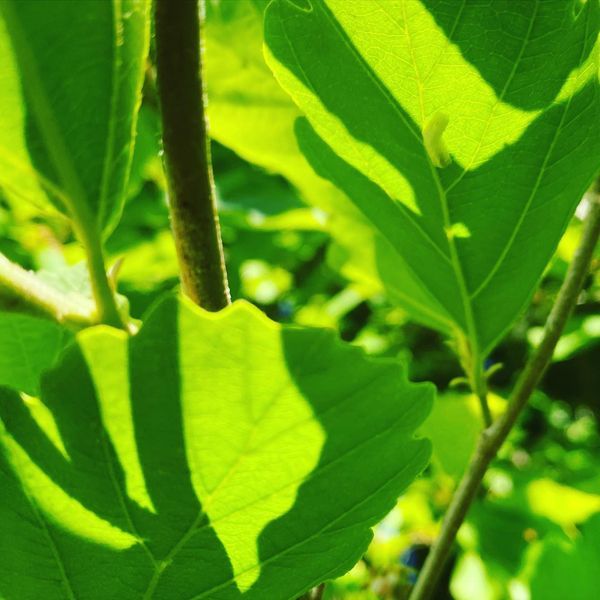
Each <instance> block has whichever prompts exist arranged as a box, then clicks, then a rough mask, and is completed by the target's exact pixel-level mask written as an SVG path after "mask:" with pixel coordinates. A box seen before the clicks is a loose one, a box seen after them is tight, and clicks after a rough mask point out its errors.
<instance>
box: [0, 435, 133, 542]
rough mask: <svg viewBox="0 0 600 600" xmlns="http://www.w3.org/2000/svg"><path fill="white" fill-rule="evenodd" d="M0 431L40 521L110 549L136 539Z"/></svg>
mask: <svg viewBox="0 0 600 600" xmlns="http://www.w3.org/2000/svg"><path fill="white" fill-rule="evenodd" d="M0 434H1V435H2V437H3V438H4V439H3V446H4V449H5V451H6V455H7V458H8V460H9V462H10V463H11V465H12V467H13V468H14V469H15V471H17V472H19V473H20V480H21V483H22V484H23V487H24V489H25V492H26V494H27V495H28V496H29V497H30V498H31V501H32V502H33V503H34V504H35V505H37V507H38V508H39V510H40V512H41V515H40V516H39V518H40V521H42V522H43V521H44V520H48V521H51V522H53V523H55V524H56V525H57V526H59V527H60V528H62V529H64V530H65V531H68V532H70V533H73V534H74V535H77V536H80V537H82V538H85V539H88V540H90V541H91V542H93V543H96V544H99V545H101V546H106V547H107V548H112V549H114V550H125V549H126V548H130V547H131V546H133V545H135V544H137V543H138V542H139V540H138V539H137V538H136V537H135V536H133V535H131V534H129V533H127V532H125V531H123V530H121V529H119V528H118V527H115V526H113V525H111V524H110V523H109V522H108V521H106V520H104V519H102V518H100V517H98V515H96V514H94V513H93V512H92V511H90V510H88V509H87V508H86V507H85V506H83V505H82V504H81V503H80V502H78V501H77V500H76V499H75V498H72V497H71V496H69V494H67V493H66V492H65V491H64V490H63V489H62V488H61V487H60V486H59V485H57V484H56V483H55V482H54V481H53V480H52V479H51V478H50V477H48V475H47V474H46V473H44V471H43V470H42V469H40V468H39V467H38V466H37V465H36V464H35V463H34V462H33V461H32V460H31V459H30V458H29V456H28V455H27V452H26V451H25V450H24V449H23V448H21V446H19V444H17V443H16V442H15V440H14V439H13V438H12V436H10V435H8V434H7V433H6V430H5V429H4V427H2V429H0Z"/></svg>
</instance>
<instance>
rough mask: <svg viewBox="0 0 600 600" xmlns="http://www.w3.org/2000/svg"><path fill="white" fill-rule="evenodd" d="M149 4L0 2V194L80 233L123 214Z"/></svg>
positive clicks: (136, 0) (121, 0)
mask: <svg viewBox="0 0 600 600" xmlns="http://www.w3.org/2000/svg"><path fill="white" fill-rule="evenodd" d="M148 9H149V2H148V0H106V1H103V2H98V1H96V0H79V1H78V2H73V1H71V0H53V1H52V2H43V1H39V0H18V1H17V0H1V1H0V190H1V191H2V192H3V193H4V194H6V195H7V196H8V197H10V198H15V199H18V200H22V199H26V200H29V201H32V202H35V203H36V204H38V205H42V204H43V203H44V201H45V199H46V198H49V199H50V200H51V201H52V202H54V203H55V205H56V206H57V207H58V208H59V210H61V211H62V212H63V213H66V214H67V215H68V216H70V217H71V218H73V219H75V221H76V223H77V225H78V227H79V228H80V229H86V228H91V227H96V228H98V229H99V230H100V229H104V230H108V229H111V228H112V227H113V226H114V225H115V224H116V221H117V220H118V217H119V215H120V212H121V208H122V202H123V193H124V190H125V186H126V182H127V175H128V170H129V163H130V162H131V155H132V150H133V136H134V131H135V123H136V114H137V109H138V105H139V102H140V91H141V85H142V79H143V72H144V61H145V57H146V51H147V45H148Z"/></svg>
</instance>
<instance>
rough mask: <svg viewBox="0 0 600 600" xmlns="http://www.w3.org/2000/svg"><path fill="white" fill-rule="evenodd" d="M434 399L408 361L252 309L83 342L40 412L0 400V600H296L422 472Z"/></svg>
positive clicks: (166, 310) (87, 337)
mask: <svg viewBox="0 0 600 600" xmlns="http://www.w3.org/2000/svg"><path fill="white" fill-rule="evenodd" d="M66 399H74V400H75V401H68V402H65V400H66ZM431 400H432V388H431V387H430V386H428V385H415V384H411V383H409V382H408V381H407V379H406V375H405V374H404V372H403V369H402V367H401V366H400V364H399V363H398V362H397V361H395V360H383V359H382V360H373V359H370V358H368V357H366V356H365V355H364V354H363V353H362V351H360V350H359V349H357V348H354V347H352V346H348V345H344V344H342V343H341V342H340V341H338V340H337V338H336V337H335V336H334V334H333V333H332V332H330V331H326V330H310V329H308V330H307V329H298V328H285V327H281V326H279V325H277V324H274V323H272V322H271V321H269V320H268V319H267V318H266V317H264V316H263V315H262V313H260V312H259V311H258V310H257V309H255V308H253V307H251V306H250V305H248V304H246V303H243V302H239V303H236V304H234V305H233V306H232V307H230V308H228V309H226V310H225V311H223V312H221V313H219V314H214V313H207V312H204V311H202V310H201V309H199V308H197V307H196V306H194V305H192V304H191V303H190V302H189V301H185V300H180V301H176V300H175V299H172V298H169V299H167V300H166V301H164V302H163V303H161V304H160V305H159V306H158V307H157V308H156V309H155V310H154V311H153V312H152V313H151V314H150V316H149V317H148V318H147V320H146V322H145V324H144V326H143V327H142V329H141V331H140V333H139V334H138V335H136V336H135V337H133V338H128V337H127V335H126V334H124V333H123V332H120V331H117V330H113V329H109V328H107V327H98V328H94V329H88V330H85V331H83V332H82V333H80V334H79V335H78V338H77V344H76V345H73V346H71V348H70V350H69V351H68V352H67V353H66V355H65V357H64V360H63V361H62V363H61V364H60V366H59V367H58V368H57V369H56V370H55V371H53V372H51V373H50V374H48V375H47V376H46V377H45V379H44V381H43V383H42V394H41V401H36V400H31V399H28V401H27V402H23V401H22V400H21V399H20V398H19V397H18V396H17V395H14V394H11V393H7V392H4V393H3V394H2V396H1V397H0V410H1V415H2V419H3V422H4V430H3V433H2V435H1V437H0V440H1V444H0V448H2V450H1V452H0V484H1V486H2V490H3V493H2V497H1V499H0V554H1V555H2V569H0V592H1V594H2V597H3V598H6V599H7V600H12V599H13V598H14V599H18V600H26V599H28V598H47V599H49V600H53V599H58V598H73V597H76V598H81V599H94V598H98V599H104V598H119V599H123V600H126V599H128V598H131V599H135V600H137V599H139V598H160V599H161V600H168V599H173V600H180V599H181V598H196V599H200V598H207V599H208V598H210V599H211V600H212V599H217V598H219V599H220V600H227V599H235V598H242V597H243V598H248V599H257V600H259V599H260V600H264V599H265V598H277V599H278V600H279V599H282V600H284V599H289V600H292V599H295V598H297V596H298V595H300V594H301V593H303V592H304V591H305V590H307V589H308V588H309V587H310V586H312V585H314V584H316V583H318V582H320V581H322V580H324V579H328V578H331V577H335V576H337V575H340V574H342V573H343V572H345V571H347V570H348V569H350V567H351V566H352V565H353V564H354V563H355V561H356V560H357V559H358V558H359V556H360V554H361V552H363V551H364V550H365V548H366V546H367V544H368V542H369V540H370V538H371V531H370V527H371V526H372V525H374V524H375V523H376V522H377V521H378V520H379V519H381V518H382V517H383V516H384V515H385V514H386V513H387V512H388V511H389V510H390V509H391V508H392V506H393V505H394V502H395V500H396V498H397V497H398V495H399V494H400V493H401V492H402V490H403V489H404V488H405V487H406V486H407V485H408V484H409V483H410V482H411V481H412V479H413V478H414V477H415V476H416V475H417V474H418V473H419V472H420V471H421V470H422V469H423V468H424V466H425V464H426V462H427V459H428V456H429V444H428V443H427V442H426V441H424V440H416V439H414V437H413V432H414V431H415V429H416V428H417V427H418V425H419V424H420V423H421V422H422V420H423V419H424V417H425V416H426V414H427V412H428V410H429V408H430V405H431ZM374 401H377V403H378V409H377V410H376V411H374V410H373V402H374ZM374 465H377V468H374ZM33 548H35V552H33V551H32V549H33ZM24 557H27V559H26V560H24ZM92 573H93V577H91V576H90V575H91V574H92Z"/></svg>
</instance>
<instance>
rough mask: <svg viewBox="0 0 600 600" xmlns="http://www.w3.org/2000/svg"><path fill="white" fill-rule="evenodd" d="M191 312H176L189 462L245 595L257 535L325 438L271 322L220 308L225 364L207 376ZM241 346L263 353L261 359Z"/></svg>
mask: <svg viewBox="0 0 600 600" xmlns="http://www.w3.org/2000/svg"><path fill="white" fill-rule="evenodd" d="M198 313H199V311H196V310H189V311H181V312H180V313H179V331H180V332H181V335H180V338H179V348H180V350H179V356H180V359H179V360H180V365H181V373H182V378H181V391H182V395H183V398H184V399H186V401H189V402H190V405H189V406H187V402H186V403H184V406H183V412H184V415H186V416H187V418H185V419H184V422H185V428H186V439H187V457H188V461H189V463H190V466H191V471H192V483H193V485H194V489H195V490H196V493H197V494H198V498H199V499H200V501H201V503H202V507H203V510H204V512H205V513H206V514H207V515H208V516H209V518H210V522H211V524H212V526H213V528H214V529H215V531H216V532H217V535H218V536H219V539H220V540H221V542H222V544H223V545H224V547H225V550H226V552H227V555H228V556H229V560H230V561H231V565H232V567H233V571H234V573H235V574H236V583H237V585H238V587H239V589H240V590H241V591H246V590H248V589H249V588H250V587H251V586H252V584H253V583H255V581H256V580H257V579H258V577H259V575H260V571H261V567H260V557H259V535H260V533H261V532H262V531H263V530H264V529H265V527H266V526H267V525H268V524H269V523H270V522H272V521H274V520H276V519H277V518H279V517H281V516H283V515H284V514H285V513H286V512H287V511H288V510H290V508H291V507H292V506H293V504H294V501H295V499H296V494H297V492H298V488H299V486H300V485H301V483H302V481H304V480H305V479H306V477H308V476H309V475H310V473H311V472H312V471H313V470H314V469H315V467H316V466H317V464H318V462H319V457H320V455H321V450H322V448H323V444H324V443H325V439H326V433H325V431H324V430H323V428H322V426H320V424H319V422H318V421H317V420H316V419H315V416H314V414H313V410H312V408H311V406H310V404H308V403H307V402H306V399H305V398H303V397H302V393H301V391H300V390H299V389H298V388H297V386H296V384H295V383H294V380H293V379H292V378H291V377H290V373H289V372H288V368H287V367H286V361H285V349H284V347H283V340H282V339H281V337H279V330H280V327H279V326H278V325H276V324H274V323H273V322H272V321H269V320H268V319H266V318H265V316H264V315H263V314H262V313H260V312H259V311H258V309H255V308H253V307H252V306H250V305H248V304H242V303H240V304H236V305H234V306H233V307H232V308H230V309H227V311H226V314H227V317H228V321H229V327H230V329H229V335H228V337H227V339H226V340H223V343H222V346H221V350H220V351H221V352H222V353H223V354H224V357H225V358H224V361H223V364H222V366H221V368H220V369H219V370H218V371H216V372H213V373H212V374H211V376H210V378H207V377H206V375H205V369H204V368H203V365H206V363H207V362H210V361H211V357H210V353H211V352H212V351H213V346H212V344H210V343H208V344H207V345H204V346H202V347H198V348H197V349H196V351H192V352H190V348H194V344H193V341H192V340H193V336H195V335H197V334H196V333H195V329H194V322H195V321H196V319H197V317H198ZM211 317H212V318H211ZM221 319H222V316H221V315H219V316H214V317H213V316H212V315H210V314H208V315H206V316H205V322H204V325H203V329H202V333H201V335H202V336H203V338H204V339H205V340H206V341H207V342H209V341H210V340H214V341H215V343H216V341H217V340H218V339H219V338H220V336H221V333H220V332H221V330H222V326H221V323H220V321H221ZM188 332H189V333H188ZM241 340H244V344H243V345H242V344H241V343H240V342H241ZM248 347H250V348H252V349H253V352H259V353H260V355H261V360H260V362H257V361H256V360H255V359H253V358H252V356H251V354H249V353H248ZM308 352H309V353H310V350H309V351H308ZM296 369H297V370H296V377H303V376H304V372H303V369H302V365H298V366H297V367H296ZM223 395H224V396H225V397H226V398H227V402H212V403H210V402H205V403H203V404H202V405H201V406H198V405H197V401H196V400H195V399H196V398H199V397H202V396H203V397H207V398H218V397H219V396H223ZM198 431H202V432H203V433H202V435H198V434H197V432H198ZM216 440H218V442H219V446H220V447H221V452H219V453H216V452H214V445H215V441H216ZM258 473H262V474H263V477H260V478H257V474H258ZM267 490H273V491H267ZM252 497H254V498H256V500H255V501H253V502H249V498H252Z"/></svg>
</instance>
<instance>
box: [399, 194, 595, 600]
mask: <svg viewBox="0 0 600 600" xmlns="http://www.w3.org/2000/svg"><path fill="white" fill-rule="evenodd" d="M592 196H593V197H592V200H591V206H590V211H589V214H588V216H587V220H586V225H585V228H584V231H583V234H582V236H581V240H580V243H579V247H578V249H577V251H576V253H575V256H574V257H573V260H572V262H571V264H570V266H569V270H568V272H567V276H566V278H565V280H564V282H563V284H562V287H561V289H560V292H559V294H558V296H557V298H556V301H555V303H554V306H553V307H552V310H551V312H550V315H549V317H548V320H547V321H546V326H545V329H544V335H543V338H542V342H541V344H540V345H539V346H538V348H537V349H536V351H535V353H534V354H533V355H532V357H531V358H530V360H529V361H528V363H527V365H526V367H525V369H524V371H523V373H522V374H521V376H520V377H519V379H518V381H517V384H516V386H515V389H514V391H513V393H512V395H511V399H510V402H509V405H508V409H507V410H506V412H505V413H504V414H503V415H502V416H501V417H500V418H499V419H498V420H497V421H496V422H495V423H494V424H493V425H492V426H491V427H489V428H488V429H486V430H484V431H483V432H482V434H481V437H480V438H479V442H478V444H477V448H476V449H475V452H474V453H473V456H472V457H471V461H470V463H469V466H468V467H467V471H466V473H465V474H464V476H463V478H462V480H461V482H460V484H459V486H458V489H457V490H456V493H455V494H454V496H453V498H452V501H451V503H450V506H449V508H448V511H447V512H446V516H445V517H444V521H443V523H442V528H441V530H440V535H439V537H438V539H437V540H436V542H435V544H434V545H433V547H432V549H431V552H430V553H429V556H428V557H427V560H426V561H425V564H424V565H423V569H422V570H421V573H420V575H419V579H418V581H417V584H416V586H415V588H414V589H413V591H412V594H411V596H410V600H427V599H428V598H431V597H432V594H433V593H434V592H435V589H436V584H437V581H438V578H439V576H440V574H441V573H442V569H443V567H444V564H445V563H446V560H447V559H448V555H449V554H450V550H451V548H452V545H453V543H454V540H455V538H456V534H457V532H458V529H459V527H460V526H461V524H462V523H463V521H464V519H465V516H466V514H467V512H468V510H469V507H470V506H471V503H472V502H473V499H474V498H475V494H476V493H477V490H478V489H479V486H480V484H481V481H482V479H483V476H484V475H485V472H486V470H487V468H488V466H489V464H490V462H491V461H492V460H493V459H494V457H495V456H496V454H497V452H498V450H499V449H500V447H501V446H502V444H503V443H504V441H505V440H506V438H507V436H508V434H509V433H510V431H511V429H512V427H513V426H514V424H515V423H516V421H517V419H518V417H519V415H520V414H521V411H522V410H523V408H524V407H525V405H526V404H527V401H528V400H529V398H530V397H531V394H532V393H533V391H534V390H535V388H536V387H537V385H538V384H539V382H540V380H541V378H542V376H543V375H544V372H545V371H546V368H547V367H548V365H549V364H550V362H551V360H552V355H553V354H554V349H555V347H556V344H557V342H558V340H559V338H560V336H561V334H562V331H563V329H564V327H565V324H566V322H567V320H568V318H569V315H570V314H571V311H572V310H573V307H574V306H575V304H576V303H577V298H578V296H579V292H580V290H581V287H582V285H583V282H584V281H585V278H586V275H587V273H588V269H589V265H590V261H591V259H592V256H593V253H594V248H595V247H596V244H597V242H598V236H599V235H600V195H599V194H598V193H597V191H596V192H595V193H594V194H593V195H592Z"/></svg>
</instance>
